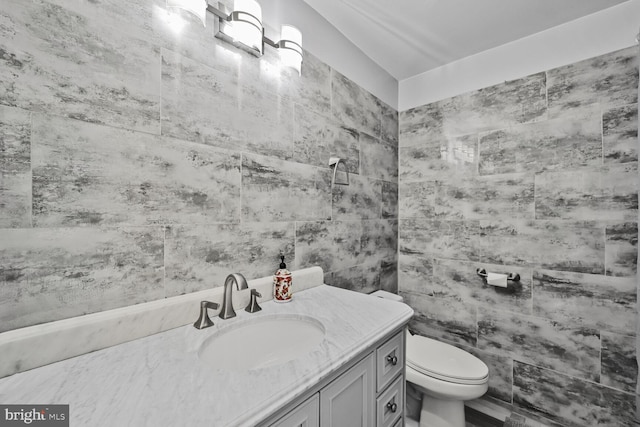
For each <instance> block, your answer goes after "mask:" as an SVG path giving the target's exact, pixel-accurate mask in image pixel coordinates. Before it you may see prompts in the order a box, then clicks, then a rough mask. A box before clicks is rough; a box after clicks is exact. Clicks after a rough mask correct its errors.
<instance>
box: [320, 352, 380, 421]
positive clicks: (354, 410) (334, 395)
mask: <svg viewBox="0 0 640 427" xmlns="http://www.w3.org/2000/svg"><path fill="white" fill-rule="evenodd" d="M374 369H375V358H374V355H373V353H372V354H369V356H367V357H365V358H364V359H363V360H362V361H360V362H359V363H358V364H356V365H355V366H354V367H353V368H351V369H349V370H348V371H347V372H345V373H344V374H343V375H341V376H340V377H339V378H337V379H336V380H335V381H333V382H332V383H331V384H329V385H328V386H326V387H325V388H323V389H322V390H320V425H321V426H322V427H345V426H349V427H371V426H373V425H375V388H376V384H375V375H374V373H375V370H374Z"/></svg>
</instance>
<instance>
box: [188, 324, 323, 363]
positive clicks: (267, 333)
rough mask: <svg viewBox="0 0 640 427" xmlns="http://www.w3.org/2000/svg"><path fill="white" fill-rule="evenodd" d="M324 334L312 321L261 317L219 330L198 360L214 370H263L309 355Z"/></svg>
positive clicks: (207, 341)
mask: <svg viewBox="0 0 640 427" xmlns="http://www.w3.org/2000/svg"><path fill="white" fill-rule="evenodd" d="M324 333H325V330H324V327H323V326H322V323H320V322H319V321H317V320H316V319H314V318H313V317H309V316H302V315H300V316H298V315H295V316H294V315H290V316H289V315H287V316H285V315H274V316H262V317H258V318H255V319H250V320H247V321H241V322H238V323H236V324H231V325H229V327H226V328H223V329H220V330H219V331H218V332H216V333H215V334H214V335H213V336H211V337H209V338H207V339H206V340H205V341H204V342H203V343H202V345H201V346H200V349H199V350H198V357H199V358H200V360H201V361H202V362H204V363H206V364H209V365H211V366H212V367H215V368H217V369H226V370H232V371H239V370H243V371H244V370H250V369H263V368H268V367H272V366H276V365H279V364H282V363H285V362H288V361H290V360H293V359H296V358H298V357H300V356H303V355H305V354H307V353H309V352H310V351H311V350H313V349H314V348H315V347H317V346H318V345H319V344H320V343H321V342H322V340H323V339H324Z"/></svg>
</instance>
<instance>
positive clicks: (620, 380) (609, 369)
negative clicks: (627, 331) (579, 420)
mask: <svg viewBox="0 0 640 427" xmlns="http://www.w3.org/2000/svg"><path fill="white" fill-rule="evenodd" d="M637 380H638V362H637V361H636V337H635V336H633V335H621V334H616V333H613V332H608V331H603V332H602V378H601V380H600V382H601V383H602V384H604V385H606V386H609V387H613V388H615V389H617V390H622V391H626V392H629V393H634V392H635V390H636V382H637Z"/></svg>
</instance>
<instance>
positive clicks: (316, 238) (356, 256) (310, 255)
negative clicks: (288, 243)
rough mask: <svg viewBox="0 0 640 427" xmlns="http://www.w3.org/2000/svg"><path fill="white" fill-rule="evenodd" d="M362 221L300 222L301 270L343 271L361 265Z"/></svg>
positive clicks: (298, 255) (298, 260)
mask: <svg viewBox="0 0 640 427" xmlns="http://www.w3.org/2000/svg"><path fill="white" fill-rule="evenodd" d="M362 233H363V225H362V221H307V222H296V245H295V247H296V263H295V265H296V266H297V268H306V267H312V266H314V265H319V266H320V267H322V269H323V270H324V271H339V270H344V269H346V268H349V267H352V266H355V265H358V264H360V259H361V256H360V253H361V250H362Z"/></svg>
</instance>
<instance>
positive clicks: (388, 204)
mask: <svg viewBox="0 0 640 427" xmlns="http://www.w3.org/2000/svg"><path fill="white" fill-rule="evenodd" d="M382 218H398V184H397V183H394V182H387V181H382Z"/></svg>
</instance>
